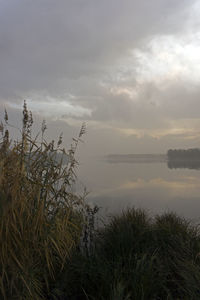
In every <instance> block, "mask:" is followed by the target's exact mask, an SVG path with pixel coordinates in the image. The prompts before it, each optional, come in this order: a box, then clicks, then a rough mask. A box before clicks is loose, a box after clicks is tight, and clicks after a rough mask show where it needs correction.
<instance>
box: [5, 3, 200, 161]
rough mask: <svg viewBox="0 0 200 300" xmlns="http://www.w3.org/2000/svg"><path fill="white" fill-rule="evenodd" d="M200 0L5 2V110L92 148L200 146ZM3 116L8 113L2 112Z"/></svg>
mask: <svg viewBox="0 0 200 300" xmlns="http://www.w3.org/2000/svg"><path fill="white" fill-rule="evenodd" d="M199 16H200V0H196V1H195V0H149V1H147V0H123V1H122V0H14V1H13V0H0V108H1V112H2V111H3V109H4V108H5V107H6V108H7V110H8V113H9V112H10V116H11V119H12V123H16V122H17V118H18V116H19V112H20V110H21V107H22V103H23V100H24V99H26V100H27V104H28V107H29V108H30V109H31V110H32V111H33V114H34V116H35V118H36V120H42V119H43V118H45V119H46V121H47V125H48V133H49V135H50V136H52V137H53V138H54V136H55V135H58V134H59V133H60V132H61V131H63V134H64V141H65V143H67V142H70V141H69V139H70V138H71V136H72V135H75V134H76V133H77V132H78V128H79V127H80V125H81V123H82V122H83V121H85V122H86V124H87V134H86V136H85V143H84V146H81V147H82V151H83V153H87V154H88V155H92V156H95V155H97V154H98V155H99V154H110V153H162V152H166V151H167V150H168V149H169V148H177V147H183V148H187V147H198V146H199V147H200V19H199ZM0 116H2V113H1V115H0Z"/></svg>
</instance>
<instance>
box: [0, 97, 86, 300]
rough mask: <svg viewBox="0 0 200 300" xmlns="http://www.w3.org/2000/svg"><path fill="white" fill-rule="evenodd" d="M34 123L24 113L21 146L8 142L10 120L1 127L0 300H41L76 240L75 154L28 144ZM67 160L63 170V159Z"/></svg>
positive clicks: (32, 142) (31, 141)
mask: <svg viewBox="0 0 200 300" xmlns="http://www.w3.org/2000/svg"><path fill="white" fill-rule="evenodd" d="M32 125H33V118H32V114H31V112H29V111H28V110H27V106H26V102H24V107H23V126H22V130H21V140H20V141H14V142H11V140H10V137H9V129H8V128H9V124H8V115H7V112H5V118H4V121H3V122H2V123H1V125H0V132H1V135H2V138H1V143H0V298H2V299H9V300H10V299H34V300H37V299H45V297H46V296H47V295H50V285H51V282H53V281H55V280H56V276H57V275H58V274H59V273H60V271H61V270H62V269H63V267H64V266H65V264H66V261H67V260H68V259H69V257H70V254H71V252H72V249H73V248H74V247H76V245H77V243H78V242H79V240H80V235H81V228H82V222H83V218H82V215H81V212H80V211H81V208H82V206H83V199H82V198H81V197H79V196H77V195H75V194H74V193H73V192H72V189H71V187H72V184H73V182H74V181H75V173H74V168H75V166H76V160H75V158H74V155H75V151H76V148H77V145H78V142H79V140H80V138H81V136H82V135H83V134H84V132H85V127H84V126H82V128H81V131H80V133H79V136H78V138H77V139H75V140H74V144H73V145H72V147H71V149H70V150H69V151H68V152H65V150H64V149H62V148H61V145H62V136H60V138H59V140H58V143H57V144H56V145H55V142H54V141H51V142H50V143H48V142H46V141H45V139H44V132H45V130H46V125H45V123H43V125H42V129H41V136H42V140H41V142H40V143H39V142H38V136H37V137H36V138H32V137H31V136H32V134H31V133H32ZM66 155H67V164H66V165H63V159H64V157H66Z"/></svg>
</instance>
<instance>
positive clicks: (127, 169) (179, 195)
mask: <svg viewBox="0 0 200 300" xmlns="http://www.w3.org/2000/svg"><path fill="white" fill-rule="evenodd" d="M196 166H197V169H194V168H195V165H194V162H193V165H191V166H190V165H188V164H187V163H183V164H182V165H180V163H179V164H178V165H177V166H176V165H175V166H171V165H170V164H167V160H166V157H165V156H164V155H158V156H157V158H156V156H153V157H151V155H147V156H145V155H144V156H143V157H142V156H139V157H137V155H132V157H128V156H124V157H123V156H121V157H119V156H118V157H117V156H116V157H115V156H108V157H106V158H85V159H84V160H83V161H81V164H80V166H79V169H78V178H79V187H80V185H81V186H86V188H87V190H88V191H89V192H90V193H89V195H88V197H87V199H88V201H89V202H90V203H94V204H96V205H98V206H99V207H100V208H101V210H100V212H101V215H103V216H107V215H110V214H116V213H119V212H121V211H122V210H123V209H125V208H127V207H132V206H134V207H136V208H145V209H147V210H148V211H149V213H150V214H152V215H155V214H157V213H162V212H166V211H174V212H177V213H178V214H179V215H181V216H184V217H186V218H189V219H192V220H194V221H195V222H199V220H200V170H199V166H198V163H197V164H196ZM175 167H176V168H175ZM189 168H190V169H189Z"/></svg>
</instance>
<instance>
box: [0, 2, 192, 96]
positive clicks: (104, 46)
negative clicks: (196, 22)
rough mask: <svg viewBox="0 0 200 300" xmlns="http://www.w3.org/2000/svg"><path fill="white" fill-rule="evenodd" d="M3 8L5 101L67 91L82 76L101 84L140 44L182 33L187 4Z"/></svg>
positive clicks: (0, 60) (0, 81) (0, 47)
mask: <svg viewBox="0 0 200 300" xmlns="http://www.w3.org/2000/svg"><path fill="white" fill-rule="evenodd" d="M191 2H192V1H190V5H191ZM0 5H1V12H0V64H1V74H0V90H1V95H0V96H1V98H3V97H4V98H5V97H6V99H9V97H10V98H11V97H13V98H14V99H16V98H17V95H18V96H19V95H22V94H27V93H29V92H30V91H33V92H37V91H38V92H40V90H46V91H48V92H49V93H50V94H51V93H53V92H55V91H57V92H58V91H60V92H61V93H62V91H63V92H66V84H67V82H68V80H71V79H75V80H76V79H79V78H81V77H82V76H86V77H88V78H93V77H94V76H96V78H97V80H99V79H100V78H101V77H102V76H103V74H105V73H106V72H107V70H108V68H111V67H112V65H113V64H114V63H115V62H116V61H117V60H118V59H119V57H120V56H122V55H125V54H126V53H128V52H127V51H129V49H130V48H133V47H136V46H138V45H139V43H140V42H141V41H143V40H145V39H146V38H149V37H151V36H152V35H154V34H159V33H161V32H162V33H170V32H175V31H178V30H182V29H181V27H182V24H181V23H182V20H183V18H184V16H185V11H186V8H187V6H188V1H186V0H185V1H183V0H182V1H179V0H177V1H172V0H170V1H165V0H152V1H151V2H149V1H145V0H143V1H130V0H129V1H126V2H122V1H120V0H111V1H109V2H108V1H106V0H102V1H91V0H87V1H82V0H75V1H64V0H62V1H59V2H58V1H53V0H48V1H47V0H42V1H38V0H34V1H33V0H26V1H25V0H16V1H14V2H13V1H11V0H4V1H1V3H0ZM61 82H62V84H61ZM24 96H25V95H24Z"/></svg>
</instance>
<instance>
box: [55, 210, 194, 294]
mask: <svg viewBox="0 0 200 300" xmlns="http://www.w3.org/2000/svg"><path fill="white" fill-rule="evenodd" d="M57 288H58V289H59V290H60V292H61V294H62V297H63V298H60V299H72V300H73V299H97V300H98V299H99V300H100V299H102V300H103V299H110V300H111V299H112V300H117V299H120V300H122V299H123V300H125V299H136V300H137V299H138V300H142V299H145V300H150V299H181V300H182V299H195V300H196V299H200V235H199V230H198V228H197V227H195V226H192V225H190V223H189V222H187V221H186V220H185V219H183V218H180V217H178V216H177V215H175V214H173V213H166V214H163V215H161V216H157V217H155V218H154V219H153V220H151V219H150V218H149V217H148V215H147V214H146V212H145V211H143V210H137V209H129V210H127V211H125V212H123V213H122V215H120V216H115V217H113V218H112V219H111V221H110V223H109V224H108V225H107V226H105V228H104V229H102V230H100V231H99V232H97V234H96V239H95V250H94V251H93V254H92V255H90V256H87V255H84V254H81V253H80V251H77V252H76V253H74V255H73V257H72V259H71V261H70V263H69V264H68V265H67V268H66V269H65V271H64V272H63V274H62V276H61V277H60V281H58V282H57ZM64 297H66V298H64Z"/></svg>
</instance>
